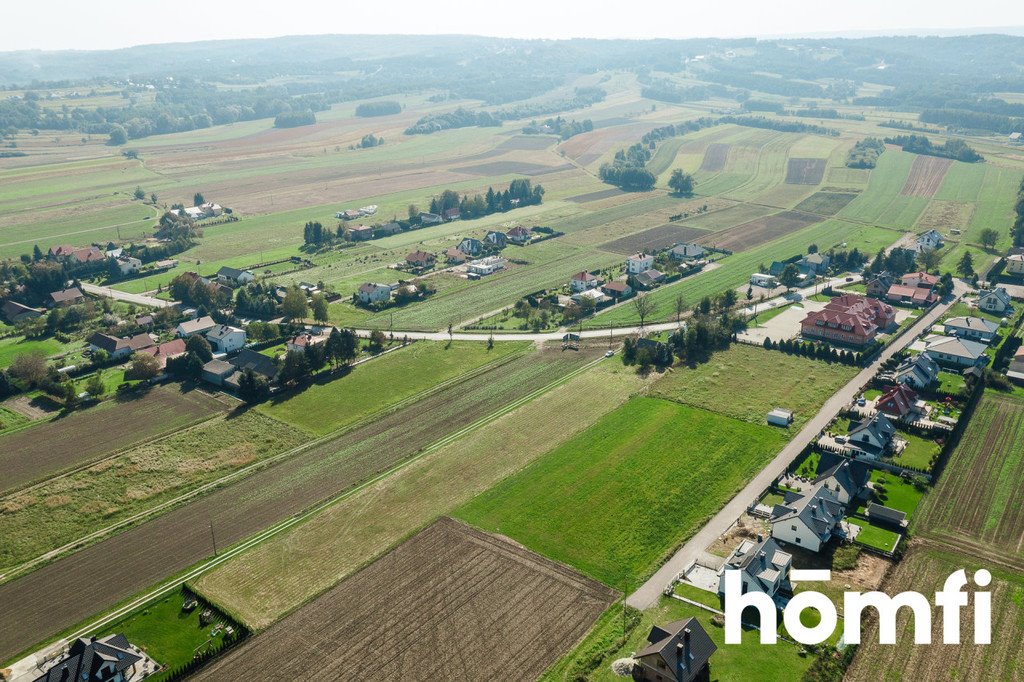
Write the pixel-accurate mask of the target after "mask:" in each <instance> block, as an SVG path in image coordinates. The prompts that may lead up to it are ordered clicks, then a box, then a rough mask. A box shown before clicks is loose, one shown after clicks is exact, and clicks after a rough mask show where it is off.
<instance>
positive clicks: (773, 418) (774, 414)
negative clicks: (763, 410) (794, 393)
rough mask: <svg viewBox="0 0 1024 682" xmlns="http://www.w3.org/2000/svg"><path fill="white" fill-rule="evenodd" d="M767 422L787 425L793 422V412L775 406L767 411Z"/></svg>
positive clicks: (774, 424) (775, 424)
mask: <svg viewBox="0 0 1024 682" xmlns="http://www.w3.org/2000/svg"><path fill="white" fill-rule="evenodd" d="M768 423H769V424H771V425H773V426H789V425H790V424H792V423H793V413H792V412H791V411H790V410H784V409H782V408H781V407H776V408H775V409H774V410H772V411H771V412H769V413H768Z"/></svg>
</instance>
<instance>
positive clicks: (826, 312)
mask: <svg viewBox="0 0 1024 682" xmlns="http://www.w3.org/2000/svg"><path fill="white" fill-rule="evenodd" d="M895 321H896V311H894V310H893V309H892V306H890V305H888V304H887V303H882V302H881V301H879V300H878V299H875V298H868V297H866V296H857V295H856V294H845V295H843V296H836V297H835V298H833V299H832V300H831V301H830V302H829V303H828V305H826V306H825V308H824V309H822V310H818V311H815V312H811V313H809V314H808V315H807V317H805V318H804V319H803V322H801V324H800V328H801V331H802V333H803V335H804V336H805V337H808V338H817V339H822V340H824V341H832V342H835V343H841V344H845V345H849V346H864V345H867V344H868V343H869V342H871V341H872V340H873V339H874V338H875V336H876V335H877V334H878V332H879V330H881V329H885V328H886V327H889V326H890V325H892V324H893V323H894V322H895Z"/></svg>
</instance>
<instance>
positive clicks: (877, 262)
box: [868, 248, 916, 277]
mask: <svg viewBox="0 0 1024 682" xmlns="http://www.w3.org/2000/svg"><path fill="white" fill-rule="evenodd" d="M915 263H916V254H915V253H914V252H913V251H911V250H910V249H903V248H896V249H893V250H892V251H890V252H889V253H886V252H885V249H879V250H878V255H876V256H875V259H874V260H873V261H871V265H869V266H868V272H869V273H870V274H873V275H877V274H878V273H881V272H888V273H889V274H891V275H893V276H894V277H902V276H903V275H905V274H907V273H908V272H910V271H911V270H913V269H914V266H915Z"/></svg>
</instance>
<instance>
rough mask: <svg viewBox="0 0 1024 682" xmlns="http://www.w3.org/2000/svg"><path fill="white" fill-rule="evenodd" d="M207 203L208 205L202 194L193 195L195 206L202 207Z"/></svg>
mask: <svg viewBox="0 0 1024 682" xmlns="http://www.w3.org/2000/svg"><path fill="white" fill-rule="evenodd" d="M205 203H206V198H205V197H204V196H203V193H202V192H196V193H195V194H193V195H192V205H193V206H202V205H203V204H205Z"/></svg>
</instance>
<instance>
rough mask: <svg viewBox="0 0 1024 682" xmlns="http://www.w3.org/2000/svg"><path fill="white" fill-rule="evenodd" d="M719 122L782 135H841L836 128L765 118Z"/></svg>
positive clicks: (734, 119)
mask: <svg viewBox="0 0 1024 682" xmlns="http://www.w3.org/2000/svg"><path fill="white" fill-rule="evenodd" d="M718 122H719V123H722V124H725V123H731V124H733V125H738V126H746V127H748V128H763V129H765V130H777V131H779V132H781V133H809V134H811V135H828V136H830V137H837V136H838V135H839V131H838V130H836V129H835V128H825V127H823V126H819V125H813V124H811V123H803V122H801V121H780V120H778V119H774V118H765V117H763V116H722V117H721V118H719V119H718Z"/></svg>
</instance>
